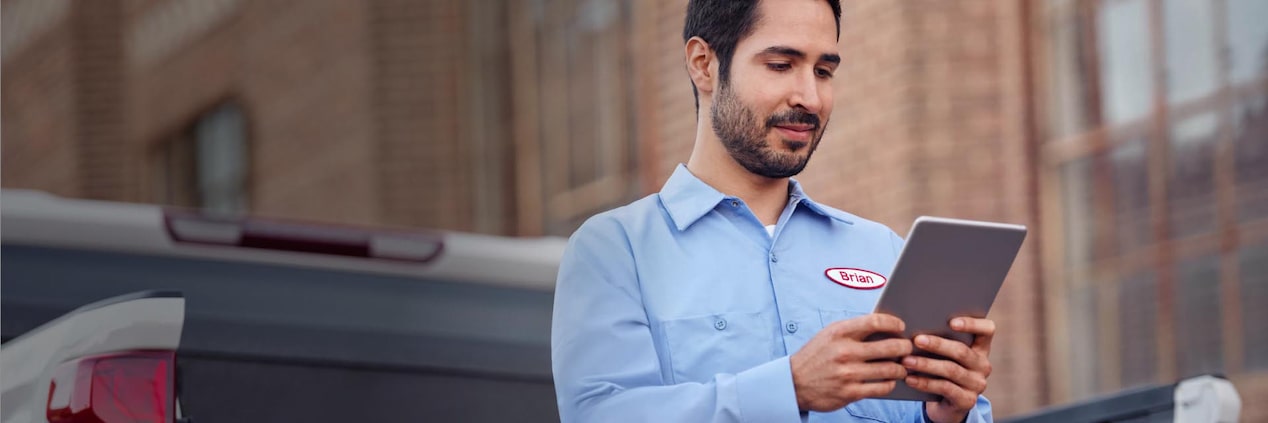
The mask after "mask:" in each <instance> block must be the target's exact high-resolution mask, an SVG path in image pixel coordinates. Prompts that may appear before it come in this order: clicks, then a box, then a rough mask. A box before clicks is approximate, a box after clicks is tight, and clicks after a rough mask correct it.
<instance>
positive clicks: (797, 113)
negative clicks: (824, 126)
mask: <svg viewBox="0 0 1268 423" xmlns="http://www.w3.org/2000/svg"><path fill="white" fill-rule="evenodd" d="M790 123H799V124H805V125H813V126H814V130H818V129H819V124H820V122H819V116H818V115H815V114H812V113H810V112H807V111H805V110H802V109H792V110H789V111H786V112H783V113H777V114H774V115H771V117H770V118H769V119H766V127H767V128H773V127H776V126H779V125H787V124H790Z"/></svg>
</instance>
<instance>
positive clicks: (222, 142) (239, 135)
mask: <svg viewBox="0 0 1268 423" xmlns="http://www.w3.org/2000/svg"><path fill="white" fill-rule="evenodd" d="M248 150H249V148H248V145H247V131H246V121H245V118H244V117H243V114H242V109H241V108H239V107H238V106H236V105H234V104H232V103H226V104H223V105H221V106H219V107H217V108H215V109H213V110H211V111H210V112H207V113H205V114H203V115H201V116H199V117H198V118H197V119H196V120H195V121H194V123H193V124H192V125H190V126H189V127H188V128H186V129H185V130H183V131H181V132H180V133H178V134H177V135H176V136H175V137H173V138H172V139H171V140H170V141H167V142H165V143H163V144H162V145H160V146H159V148H158V151H157V152H156V153H155V155H154V156H155V157H154V160H153V168H154V175H153V176H154V178H153V180H154V182H155V184H154V185H155V186H154V190H153V194H154V197H155V198H154V200H155V202H157V203H161V204H169V205H175V206H183V207H194V208H201V209H203V210H206V211H209V212H212V213H224V214H234V213H243V212H246V211H247V209H248V204H247V200H248V197H249V195H248V187H247V176H248V170H249V168H250V161H249V159H250V158H249V154H248V153H249V152H248Z"/></svg>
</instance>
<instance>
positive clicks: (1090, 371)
mask: <svg viewBox="0 0 1268 423" xmlns="http://www.w3.org/2000/svg"><path fill="white" fill-rule="evenodd" d="M1098 282H1099V281H1093V280H1088V279H1087V278H1085V277H1077V276H1076V277H1073V278H1071V279H1070V280H1069V281H1068V285H1067V286H1069V287H1070V293H1069V295H1070V297H1069V305H1070V309H1069V313H1070V314H1069V316H1070V336H1071V338H1072V339H1077V342H1071V343H1070V345H1069V348H1070V349H1069V352H1070V355H1069V358H1070V361H1069V363H1070V395H1071V397H1072V399H1075V400H1079V399H1083V398H1087V397H1090V396H1092V395H1094V394H1096V393H1098V392H1100V388H1101V383H1100V374H1101V368H1102V367H1103V366H1102V363H1101V360H1102V358H1101V355H1100V353H1099V350H1098V348H1099V346H1100V343H1099V342H1097V339H1099V337H1100V335H1099V331H1100V327H1101V325H1100V324H1098V319H1097V318H1098V315H1099V313H1098V307H1097V293H1096V287H1097V286H1098V285H1099V283H1098Z"/></svg>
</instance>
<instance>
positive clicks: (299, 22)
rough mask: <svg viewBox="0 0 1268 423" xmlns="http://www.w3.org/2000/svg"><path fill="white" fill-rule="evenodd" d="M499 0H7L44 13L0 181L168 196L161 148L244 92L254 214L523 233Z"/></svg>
mask: <svg viewBox="0 0 1268 423" xmlns="http://www.w3.org/2000/svg"><path fill="white" fill-rule="evenodd" d="M487 3H489V2H488V1H486V2H483V3H479V4H476V3H470V4H469V3H464V2H450V1H443V0H434V1H427V2H414V1H409V2H400V1H394V0H378V1H374V2H347V1H338V0H313V1H292V0H268V1H242V0H205V1H200V2H163V1H154V0H107V1H100V2H83V3H80V2H70V3H66V4H62V7H61V8H60V9H54V10H53V11H52V12H49V11H46V9H50V6H48V5H56V4H61V3H57V2H56V1H54V2H49V3H47V4H41V3H39V2H38V1H37V0H6V1H5V3H4V5H5V12H6V15H7V14H8V13H9V12H11V11H16V12H14V13H15V14H17V15H19V16H17V17H15V18H12V19H9V20H6V22H11V21H14V22H18V21H20V22H23V23H24V24H25V23H27V22H37V23H40V22H43V23H42V24H40V25H35V24H26V25H13V26H14V27H22V28H26V29H23V33H22V34H21V35H24V36H26V37H25V38H22V37H15V39H20V40H21V41H22V42H21V43H18V42H10V43H7V44H6V45H5V49H6V52H5V59H4V73H5V78H4V92H5V95H4V107H3V114H4V125H3V128H4V129H3V130H4V148H5V150H4V153H5V154H4V155H3V157H4V166H3V183H4V186H5V187H15V188H33V189H42V190H47V191H51V192H54V193H58V194H63V195H68V196H73V197H90V198H101V199H111V200H120V201H143V202H145V201H154V199H155V198H157V197H155V196H154V195H152V193H151V192H150V191H151V189H152V187H154V186H155V183H156V181H155V179H156V178H159V177H161V175H157V174H156V173H154V172H152V171H151V169H150V168H149V166H148V164H149V161H150V160H151V159H152V157H153V156H154V154H155V152H156V151H158V149H159V146H161V145H162V144H163V143H167V142H170V141H172V140H173V139H174V138H176V137H178V136H179V135H180V134H182V133H184V132H186V131H188V130H189V128H190V126H191V125H192V124H193V123H194V122H195V120H196V119H197V118H198V116H199V115H200V114H202V113H205V112H207V111H209V110H212V109H214V108H215V107H216V106H217V105H220V104H222V103H225V102H232V103H235V104H237V105H239V106H240V107H241V108H242V110H243V111H244V114H245V116H246V120H247V125H248V145H249V146H250V147H249V148H250V152H249V155H250V161H251V163H250V167H249V169H250V170H249V183H248V184H249V191H250V193H249V203H250V205H249V208H250V211H251V212H252V213H253V214H258V215H271V216H286V217H290V218H298V219H308V220H319V221H332V222H344V223H364V224H388V225H409V226H426V227H433V228H441V229H457V230H471V231H482V232H491V233H509V232H512V231H513V230H514V225H513V224H511V223H510V222H513V219H512V218H511V217H510V216H513V213H514V210H513V209H511V208H510V206H509V205H510V204H511V201H510V200H509V199H510V198H513V194H512V193H511V192H510V191H509V189H508V188H507V187H508V186H509V185H510V181H509V180H508V179H507V175H508V174H509V172H508V171H506V170H504V169H505V168H506V167H507V166H506V164H505V163H504V161H505V160H506V159H507V157H509V154H508V153H507V150H508V149H509V148H508V146H509V144H510V141H509V139H508V137H507V136H506V131H505V127H506V126H507V125H508V124H506V123H502V122H504V121H506V120H507V119H508V118H507V112H506V110H509V107H507V106H504V105H503V104H505V103H506V101H505V99H506V97H507V94H506V91H508V89H507V88H506V86H505V81H506V80H507V79H508V77H507V75H506V73H505V70H503V69H499V66H501V67H502V68H504V67H505V66H503V65H504V63H501V62H499V60H501V61H502V62H504V61H505V59H504V57H505V56H506V53H505V46H504V44H505V41H506V40H505V38H506V36H505V32H504V30H499V29H498V28H500V27H502V26H504V25H498V24H497V22H498V20H499V19H501V20H504V19H505V18H504V16H503V15H502V14H499V13H489V12H488V9H490V8H492V9H494V10H499V9H498V8H496V7H485V6H489V4H487ZM15 5H16V6H15ZM42 16H52V17H51V18H48V17H43V18H41V17H42ZM36 18H39V19H36ZM472 22H475V23H478V25H473V24H472ZM475 28H479V31H476V30H475ZM15 31H17V30H10V31H9V32H6V37H8V36H10V35H14V34H17V32H15ZM473 32H476V33H478V35H479V36H478V37H468V35H469V34H470V33H473ZM15 46H16V47H15ZM473 47H474V48H483V49H485V50H483V51H482V52H481V54H471V53H470V49H471V48H473ZM471 68H485V69H490V70H489V71H486V72H480V73H474V74H473V73H472V72H468V71H467V69H471ZM486 120H487V121H491V122H492V123H485V124H484V125H476V123H479V122H482V121H486Z"/></svg>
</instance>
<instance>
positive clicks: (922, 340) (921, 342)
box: [916, 335, 929, 347]
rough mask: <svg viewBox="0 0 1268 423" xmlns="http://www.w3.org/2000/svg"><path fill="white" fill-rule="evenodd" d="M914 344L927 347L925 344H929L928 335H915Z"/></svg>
mask: <svg viewBox="0 0 1268 423" xmlns="http://www.w3.org/2000/svg"><path fill="white" fill-rule="evenodd" d="M916 345H919V346H922V347H927V346H929V337H928V336H924V335H920V336H917V337H916Z"/></svg>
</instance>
